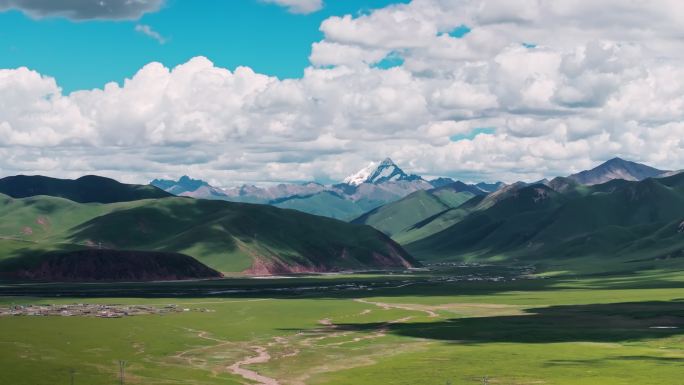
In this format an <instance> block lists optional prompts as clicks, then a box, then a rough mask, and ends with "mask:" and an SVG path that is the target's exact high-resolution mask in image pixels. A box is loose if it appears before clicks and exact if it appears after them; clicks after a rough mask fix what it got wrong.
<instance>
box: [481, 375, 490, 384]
mask: <svg viewBox="0 0 684 385" xmlns="http://www.w3.org/2000/svg"><path fill="white" fill-rule="evenodd" d="M482 385H489V377H488V376H484V377H482Z"/></svg>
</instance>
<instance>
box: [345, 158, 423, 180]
mask: <svg viewBox="0 0 684 385" xmlns="http://www.w3.org/2000/svg"><path fill="white" fill-rule="evenodd" d="M422 180H423V178H421V177H420V176H418V175H409V174H406V173H405V172H404V170H402V169H401V168H399V166H397V165H396V164H395V163H394V162H393V161H392V159H390V158H385V160H383V161H382V162H380V163H379V164H378V163H375V162H371V163H370V164H369V165H368V166H366V167H364V168H363V169H361V170H359V171H358V172H356V173H355V174H353V175H350V176H348V177H346V178H345V179H344V183H346V184H348V185H352V186H359V185H361V184H363V183H372V184H381V183H385V182H398V181H422Z"/></svg>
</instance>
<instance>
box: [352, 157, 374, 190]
mask: <svg viewBox="0 0 684 385" xmlns="http://www.w3.org/2000/svg"><path fill="white" fill-rule="evenodd" d="M377 165H378V164H377V163H375V162H370V163H369V164H368V166H366V167H364V168H362V169H361V170H359V171H358V172H356V173H355V174H352V175H349V176H348V177H346V178H344V181H343V183H346V184H349V185H352V186H358V185H360V184H361V183H365V182H366V181H367V180H368V179H369V178H370V176H371V174H373V172H374V171H375V169H376V168H377Z"/></svg>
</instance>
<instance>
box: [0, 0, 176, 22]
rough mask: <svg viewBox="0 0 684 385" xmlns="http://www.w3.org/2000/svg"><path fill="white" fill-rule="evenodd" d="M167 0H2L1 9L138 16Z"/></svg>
mask: <svg viewBox="0 0 684 385" xmlns="http://www.w3.org/2000/svg"><path fill="white" fill-rule="evenodd" d="M163 3H164V0H99V1H95V0H0V12H1V11H6V10H10V9H16V10H20V11H22V12H24V13H26V14H27V15H29V16H31V17H34V18H45V17H65V18H67V19H71V20H93V19H100V20H137V19H139V18H140V17H142V15H144V14H145V13H148V12H155V11H158V10H159V8H160V7H161V6H162V5H163Z"/></svg>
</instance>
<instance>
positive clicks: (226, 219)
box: [0, 195, 417, 274]
mask: <svg viewBox="0 0 684 385" xmlns="http://www.w3.org/2000/svg"><path fill="white" fill-rule="evenodd" d="M0 216H2V218H3V220H2V221H1V222H0V256H1V258H2V259H3V260H4V262H3V264H2V266H6V263H9V262H7V261H8V260H12V261H13V262H12V263H14V264H15V266H16V263H17V261H24V262H29V261H35V260H36V258H38V259H40V258H41V256H46V255H49V252H54V251H73V250H81V249H89V248H90V249H92V248H102V249H108V250H127V251H131V250H137V251H158V252H169V253H182V254H185V255H188V256H191V257H193V258H195V259H197V260H198V261H199V262H201V263H203V264H205V265H206V266H208V267H210V268H213V269H215V270H218V271H221V272H226V273H247V274H277V273H289V272H313V271H337V270H345V269H350V270H351V269H376V268H385V267H387V268H403V267H409V266H414V265H416V264H417V263H416V262H415V260H413V258H412V257H411V256H410V255H408V254H407V253H406V252H405V251H404V250H403V249H402V248H401V247H400V246H399V245H398V244H396V243H395V242H394V241H392V240H391V239H389V238H388V237H386V236H385V235H383V234H382V233H380V232H379V231H377V230H375V229H373V228H371V227H369V226H358V225H351V224H348V223H345V222H341V221H337V220H334V219H329V218H323V217H318V216H314V215H309V214H305V213H301V212H298V211H295V210H283V209H279V208H275V207H270V206H264V205H253V204H241V203H231V202H224V201H210V200H195V199H191V198H180V197H170V198H163V199H150V200H139V201H133V202H124V203H113V204H94V203H91V204H79V203H77V202H73V201H70V200H66V199H63V198H55V197H46V196H38V197H29V198H22V199H14V198H10V197H8V196H3V195H0ZM0 269H1V267H0Z"/></svg>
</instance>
